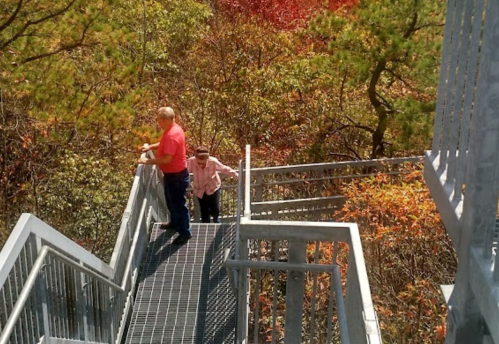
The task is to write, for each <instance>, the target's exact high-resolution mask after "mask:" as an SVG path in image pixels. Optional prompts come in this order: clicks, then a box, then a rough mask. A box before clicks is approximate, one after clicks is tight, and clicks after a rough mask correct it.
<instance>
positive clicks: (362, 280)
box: [350, 223, 379, 332]
mask: <svg viewBox="0 0 499 344" xmlns="http://www.w3.org/2000/svg"><path fill="white" fill-rule="evenodd" d="M350 233H351V235H350V245H351V246H352V251H353V255H354V258H355V265H356V267H357V275H356V278H359V284H358V285H359V287H360V290H361V293H360V296H361V298H362V305H363V308H364V319H365V320H366V321H373V322H375V324H376V327H377V319H376V312H375V311H374V305H373V303H372V299H371V288H370V287H369V281H368V280H367V269H366V264H365V261H364V255H363V253H362V252H363V251H362V244H361V242H360V234H359V228H358V227H357V224H356V223H352V224H351V226H350ZM366 295H368V296H369V297H368V298H367V299H366V298H364V296H366ZM377 332H379V330H378V331H377Z"/></svg>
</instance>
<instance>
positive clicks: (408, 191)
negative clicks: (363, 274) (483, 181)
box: [339, 166, 457, 344]
mask: <svg viewBox="0 0 499 344" xmlns="http://www.w3.org/2000/svg"><path fill="white" fill-rule="evenodd" d="M344 192H345V195H346V196H347V201H346V203H345V205H344V207H343V209H342V210H341V212H340V213H339V215H340V216H341V220H342V221H349V222H357V224H358V225H359V230H360V232H361V237H362V244H363V250H364V256H365V261H366V265H367V270H368V275H369V282H370V285H371V292H372V296H373V302H374V304H375V306H376V309H377V313H378V317H379V322H380V326H381V329H382V335H383V341H384V342H385V343H397V344H400V343H417V344H421V343H443V341H444V336H445V318H446V313H447V307H446V305H445V303H444V299H443V296H442V295H441V293H440V285H441V284H449V283H452V281H453V278H454V275H455V271H456V267H457V260H456V255H455V252H454V250H453V247H452V244H451V241H450V239H449V237H448V236H447V234H446V232H445V228H444V227H443V224H442V221H441V219H440V216H439V214H438V212H437V210H436V207H435V204H434V203H433V201H432V199H431V197H430V194H429V191H428V189H427V188H426V185H425V183H424V179H423V176H422V172H421V169H420V168H419V167H418V166H417V167H416V169H414V167H413V166H408V167H407V169H406V174H404V175H402V176H401V177H400V178H399V179H398V180H395V181H394V180H393V179H389V177H388V176H387V175H385V174H378V175H376V176H373V177H371V178H366V179H363V180H361V181H359V182H354V183H351V184H348V185H345V186H344Z"/></svg>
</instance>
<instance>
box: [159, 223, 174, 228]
mask: <svg viewBox="0 0 499 344" xmlns="http://www.w3.org/2000/svg"><path fill="white" fill-rule="evenodd" d="M159 228H160V229H176V227H175V226H174V225H172V223H171V222H168V223H162V224H161V226H159Z"/></svg>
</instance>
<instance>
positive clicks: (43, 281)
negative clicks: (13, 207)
mask: <svg viewBox="0 0 499 344" xmlns="http://www.w3.org/2000/svg"><path fill="white" fill-rule="evenodd" d="M35 240H36V252H37V253H38V254H40V252H41V251H42V247H43V245H42V240H41V239H40V238H38V237H36V239H35ZM37 290H38V292H39V295H40V296H41V303H40V304H39V307H40V308H41V315H42V322H43V324H42V326H43V336H44V338H45V340H44V343H46V344H50V322H49V313H48V308H49V305H48V302H49V297H48V290H47V274H46V271H45V269H44V268H42V270H41V271H40V275H39V278H38V283H37Z"/></svg>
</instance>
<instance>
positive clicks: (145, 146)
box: [140, 144, 151, 153]
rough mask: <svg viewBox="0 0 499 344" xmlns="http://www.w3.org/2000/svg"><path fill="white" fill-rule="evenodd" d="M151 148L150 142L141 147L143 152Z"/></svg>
mask: <svg viewBox="0 0 499 344" xmlns="http://www.w3.org/2000/svg"><path fill="white" fill-rule="evenodd" d="M150 150H151V146H149V145H148V144H145V145H143V146H142V147H140V152H141V153H145V152H149V151H150Z"/></svg>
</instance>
